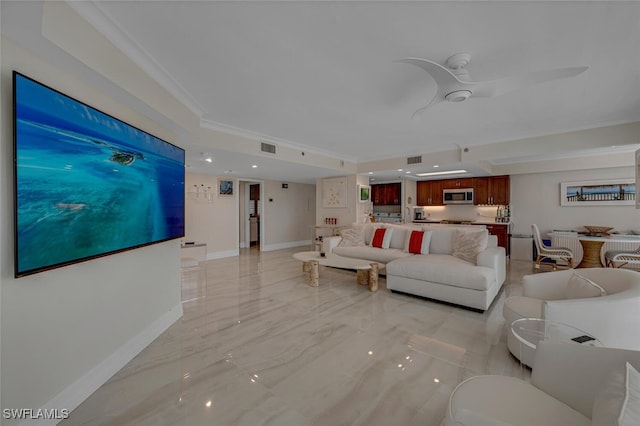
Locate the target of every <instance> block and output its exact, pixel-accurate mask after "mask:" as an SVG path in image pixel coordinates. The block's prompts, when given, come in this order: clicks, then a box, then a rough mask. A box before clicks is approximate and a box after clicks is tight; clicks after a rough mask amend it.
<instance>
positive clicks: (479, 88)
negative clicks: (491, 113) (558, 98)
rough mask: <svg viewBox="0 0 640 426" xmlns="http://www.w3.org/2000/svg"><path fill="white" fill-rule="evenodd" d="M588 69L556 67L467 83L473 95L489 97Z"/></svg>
mask: <svg viewBox="0 0 640 426" xmlns="http://www.w3.org/2000/svg"><path fill="white" fill-rule="evenodd" d="M588 69H589V67H570V68H558V69H553V70H544V71H535V72H531V73H528V74H523V75H520V76H516V77H506V78H501V79H499V80H492V81H483V82H473V83H472V82H469V83H468V84H470V85H473V89H472V90H471V92H472V96H473V97H484V98H491V97H495V96H500V95H504V94H505V93H509V92H514V91H516V90H520V89H524V88H526V87H530V86H535V85H537V84H541V83H546V82H548V81H553V80H560V79H562V78H569V77H574V76H576V75H578V74H582V73H583V72H585V71H586V70H588Z"/></svg>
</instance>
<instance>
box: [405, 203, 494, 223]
mask: <svg viewBox="0 0 640 426" xmlns="http://www.w3.org/2000/svg"><path fill="white" fill-rule="evenodd" d="M416 209H417V210H418V211H419V209H420V207H417V208H416ZM414 211H415V209H414ZM497 211H498V206H456V205H450V206H432V207H428V206H427V207H422V218H423V219H426V220H434V221H440V220H451V219H459V220H469V221H493V220H494V219H495V217H496V214H497Z"/></svg>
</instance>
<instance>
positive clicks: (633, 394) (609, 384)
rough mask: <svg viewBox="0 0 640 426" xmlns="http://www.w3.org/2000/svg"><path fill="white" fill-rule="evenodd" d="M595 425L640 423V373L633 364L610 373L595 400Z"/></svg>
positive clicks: (613, 425)
mask: <svg viewBox="0 0 640 426" xmlns="http://www.w3.org/2000/svg"><path fill="white" fill-rule="evenodd" d="M591 422H592V425H593V426H637V425H640V373H638V371H637V370H636V369H635V368H633V366H632V365H631V364H629V363H628V362H627V363H626V367H625V369H614V370H613V371H611V373H609V376H608V377H607V380H606V381H605V383H604V387H603V389H602V390H601V391H600V393H599V394H598V395H596V397H595V398H594V400H593V409H592V412H591Z"/></svg>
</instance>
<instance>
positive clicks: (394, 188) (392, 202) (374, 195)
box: [371, 182, 402, 206]
mask: <svg viewBox="0 0 640 426" xmlns="http://www.w3.org/2000/svg"><path fill="white" fill-rule="evenodd" d="M371 200H372V201H373V204H374V205H378V206H399V205H400V204H401V203H402V184H401V183H400V182H397V183H380V184H376V185H371Z"/></svg>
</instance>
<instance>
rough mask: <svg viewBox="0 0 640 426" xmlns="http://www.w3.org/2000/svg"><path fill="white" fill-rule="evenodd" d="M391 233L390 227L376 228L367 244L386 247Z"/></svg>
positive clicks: (389, 241)
mask: <svg viewBox="0 0 640 426" xmlns="http://www.w3.org/2000/svg"><path fill="white" fill-rule="evenodd" d="M392 234H393V229H392V228H376V229H374V230H373V234H372V235H371V241H370V242H369V245H370V246H371V247H377V248H382V249H388V248H389V244H390V243H391V235H392Z"/></svg>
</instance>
